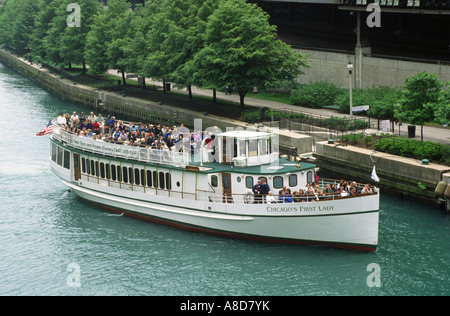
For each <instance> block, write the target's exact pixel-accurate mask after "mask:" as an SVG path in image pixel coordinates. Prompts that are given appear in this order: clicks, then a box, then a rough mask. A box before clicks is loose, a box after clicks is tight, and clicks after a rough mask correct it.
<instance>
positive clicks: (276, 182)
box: [273, 176, 283, 189]
mask: <svg viewBox="0 0 450 316" xmlns="http://www.w3.org/2000/svg"><path fill="white" fill-rule="evenodd" d="M273 187H274V189H281V188H282V187H283V177H281V176H276V177H273Z"/></svg>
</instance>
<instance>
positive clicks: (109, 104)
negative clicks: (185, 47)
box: [0, 49, 313, 154]
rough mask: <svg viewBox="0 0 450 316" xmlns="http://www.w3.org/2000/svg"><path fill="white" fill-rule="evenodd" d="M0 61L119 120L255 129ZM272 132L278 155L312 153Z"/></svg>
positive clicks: (307, 144) (296, 139) (298, 140)
mask: <svg viewBox="0 0 450 316" xmlns="http://www.w3.org/2000/svg"><path fill="white" fill-rule="evenodd" d="M0 61H1V62H3V63H5V64H7V65H9V66H10V67H12V68H14V69H16V70H17V71H19V72H21V73H22V74H23V75H25V76H27V77H28V78H31V79H32V80H34V81H35V82H36V83H38V84H39V85H41V86H42V87H43V88H45V89H47V90H49V91H51V92H52V93H55V94H56V95H58V96H60V97H61V98H63V99H65V100H68V101H70V102H74V103H78V104H82V105H85V106H88V107H90V108H91V109H95V110H97V111H100V112H103V113H105V112H106V113H110V114H114V115H116V116H117V117H120V118H123V119H127V120H135V121H144V122H146V121H149V122H162V123H165V122H171V123H172V124H180V123H183V124H184V125H185V126H187V127H189V128H193V127H194V126H195V124H194V120H196V119H197V120H198V119H201V125H202V126H201V127H200V128H202V129H203V130H204V129H206V128H207V127H212V126H218V127H219V128H220V129H221V130H222V131H226V129H227V128H243V129H247V128H255V126H254V125H252V124H247V123H245V122H242V121H236V120H231V119H226V118H223V117H218V116H214V115H210V114H208V115H204V114H203V113H200V112H195V111H191V110H187V109H181V108H177V107H174V106H170V105H166V104H159V103H158V102H152V101H148V100H142V99H139V98H133V97H128V96H127V97H124V96H122V95H120V94H117V93H113V92H108V91H101V90H98V89H94V88H92V87H88V86H83V85H78V84H76V85H75V84H73V82H71V81H70V80H67V79H62V78H60V76H59V75H57V74H54V73H51V72H50V71H49V70H48V69H39V68H38V67H37V66H36V65H31V64H30V63H29V62H27V61H24V60H23V59H20V58H18V57H17V56H14V55H13V54H11V53H9V52H7V51H5V50H2V49H0ZM99 101H101V102H99ZM195 127H197V126H195ZM273 132H275V133H277V134H278V135H279V144H280V150H281V151H282V152H285V153H292V152H293V151H297V153H299V154H300V153H308V152H311V151H312V145H313V140H312V138H311V137H310V136H307V135H301V134H298V133H291V132H289V131H283V130H273Z"/></svg>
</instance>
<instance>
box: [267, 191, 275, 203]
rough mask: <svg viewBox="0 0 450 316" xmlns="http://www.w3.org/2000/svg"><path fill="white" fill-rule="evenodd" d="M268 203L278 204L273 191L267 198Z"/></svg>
mask: <svg viewBox="0 0 450 316" xmlns="http://www.w3.org/2000/svg"><path fill="white" fill-rule="evenodd" d="M266 202H267V203H269V204H271V203H277V201H276V200H275V197H274V196H273V195H272V191H269V193H268V194H267V196H266Z"/></svg>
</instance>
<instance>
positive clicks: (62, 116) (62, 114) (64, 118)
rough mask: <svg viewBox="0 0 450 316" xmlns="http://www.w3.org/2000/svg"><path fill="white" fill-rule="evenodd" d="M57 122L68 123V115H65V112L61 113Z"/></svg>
mask: <svg viewBox="0 0 450 316" xmlns="http://www.w3.org/2000/svg"><path fill="white" fill-rule="evenodd" d="M57 122H58V124H59V125H66V124H67V121H66V116H65V115H64V113H61V115H60V116H58V119H57Z"/></svg>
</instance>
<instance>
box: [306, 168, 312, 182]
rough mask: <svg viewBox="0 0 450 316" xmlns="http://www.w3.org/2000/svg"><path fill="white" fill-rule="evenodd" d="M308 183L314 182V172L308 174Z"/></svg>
mask: <svg viewBox="0 0 450 316" xmlns="http://www.w3.org/2000/svg"><path fill="white" fill-rule="evenodd" d="M306 182H307V183H311V182H313V172H312V171H308V172H307V173H306Z"/></svg>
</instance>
